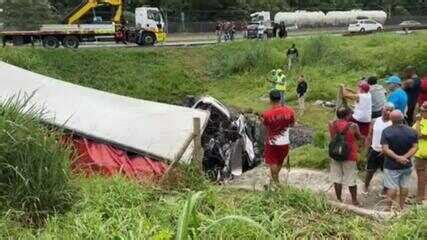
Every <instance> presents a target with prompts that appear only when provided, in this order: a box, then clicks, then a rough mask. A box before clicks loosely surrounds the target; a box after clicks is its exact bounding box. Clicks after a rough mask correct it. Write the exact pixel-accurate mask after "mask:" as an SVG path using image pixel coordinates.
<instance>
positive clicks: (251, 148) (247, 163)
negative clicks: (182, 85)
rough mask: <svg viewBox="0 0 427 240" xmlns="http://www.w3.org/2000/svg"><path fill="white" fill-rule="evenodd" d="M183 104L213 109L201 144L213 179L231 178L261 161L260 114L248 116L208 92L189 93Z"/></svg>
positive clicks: (207, 171)
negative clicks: (190, 95) (189, 95)
mask: <svg viewBox="0 0 427 240" xmlns="http://www.w3.org/2000/svg"><path fill="white" fill-rule="evenodd" d="M184 105H185V106H187V107H191V108H195V109H202V110H207V111H209V112H210V118H209V119H208V123H207V125H206V128H205V131H204V133H203V135H202V146H203V149H204V152H205V154H204V159H203V168H204V171H205V173H206V174H207V176H208V177H209V178H210V179H211V180H214V181H226V180H229V179H232V178H233V177H235V176H240V175H241V174H242V173H243V172H245V171H247V170H250V169H252V168H254V167H256V166H257V165H258V164H259V163H260V162H261V160H262V154H263V146H264V132H263V128H262V123H261V122H260V120H259V119H258V117H256V116H250V115H247V116H245V115H243V114H242V113H239V112H237V111H235V110H233V109H231V108H228V107H226V106H225V105H224V104H222V103H221V102H220V101H218V100H216V99H215V98H212V97H209V96H205V97H201V98H198V99H196V98H195V97H188V98H187V99H186V101H185V103H184Z"/></svg>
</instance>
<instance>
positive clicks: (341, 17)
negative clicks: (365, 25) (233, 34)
mask: <svg viewBox="0 0 427 240" xmlns="http://www.w3.org/2000/svg"><path fill="white" fill-rule="evenodd" d="M361 18H365V19H372V20H375V21H377V22H379V23H381V24H384V23H385V21H386V20H387V13H386V12H384V11H376V10H358V9H355V10H350V11H331V12H328V13H326V14H325V13H324V12H322V11H305V10H298V11H295V12H278V13H277V14H276V15H275V16H274V19H273V21H271V19H270V12H268V11H262V12H256V13H253V14H251V24H250V25H248V27H247V36H248V37H249V38H251V37H255V36H253V35H254V34H255V33H257V34H258V35H259V31H258V30H259V29H261V30H262V29H264V31H265V35H266V36H268V37H272V36H275V35H276V31H275V29H277V28H278V26H279V25H280V24H283V23H284V24H285V25H286V27H289V26H296V27H297V28H304V27H338V26H348V25H349V24H350V23H352V22H355V21H357V20H358V19H361Z"/></svg>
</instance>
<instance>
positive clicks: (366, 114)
mask: <svg viewBox="0 0 427 240" xmlns="http://www.w3.org/2000/svg"><path fill="white" fill-rule="evenodd" d="M369 89H370V86H369V84H367V83H366V82H365V81H362V82H361V83H360V84H359V88H358V91H357V93H354V92H353V91H352V90H351V89H348V88H344V92H343V96H344V98H347V99H351V100H356V104H355V106H354V110H353V115H352V120H351V121H352V122H354V123H356V124H357V125H358V126H359V129H360V133H361V134H362V135H363V136H364V137H367V136H368V134H369V126H370V125H371V120H372V96H371V94H370V93H369Z"/></svg>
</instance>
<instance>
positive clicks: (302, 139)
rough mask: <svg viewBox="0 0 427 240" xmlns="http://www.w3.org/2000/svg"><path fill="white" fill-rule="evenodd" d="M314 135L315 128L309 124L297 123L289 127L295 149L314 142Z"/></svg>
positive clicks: (290, 138)
mask: <svg viewBox="0 0 427 240" xmlns="http://www.w3.org/2000/svg"><path fill="white" fill-rule="evenodd" d="M313 137H314V131H313V129H311V128H309V127H307V126H304V125H300V124H297V125H295V126H294V127H292V128H290V129H289V140H290V141H291V148H293V149H295V148H298V147H301V146H304V145H307V144H311V143H313Z"/></svg>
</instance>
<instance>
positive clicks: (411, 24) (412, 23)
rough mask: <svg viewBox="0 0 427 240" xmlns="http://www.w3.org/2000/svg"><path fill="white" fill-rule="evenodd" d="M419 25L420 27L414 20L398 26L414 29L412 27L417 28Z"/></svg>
mask: <svg viewBox="0 0 427 240" xmlns="http://www.w3.org/2000/svg"><path fill="white" fill-rule="evenodd" d="M419 25H421V23H420V22H417V21H415V20H408V21H403V22H401V23H400V24H399V26H401V27H414V26H419Z"/></svg>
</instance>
